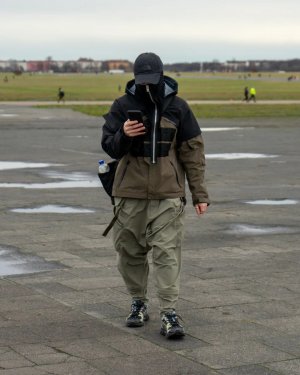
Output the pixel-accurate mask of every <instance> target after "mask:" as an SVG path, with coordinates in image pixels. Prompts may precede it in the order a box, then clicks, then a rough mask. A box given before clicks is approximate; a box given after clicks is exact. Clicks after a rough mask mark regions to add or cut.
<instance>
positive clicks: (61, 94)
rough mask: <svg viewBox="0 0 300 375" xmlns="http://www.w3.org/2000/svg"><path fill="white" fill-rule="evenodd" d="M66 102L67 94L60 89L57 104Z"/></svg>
mask: <svg viewBox="0 0 300 375" xmlns="http://www.w3.org/2000/svg"><path fill="white" fill-rule="evenodd" d="M61 101H62V102H65V92H64V90H63V89H62V88H61V87H60V88H59V89H58V94H57V102H58V103H60V102H61Z"/></svg>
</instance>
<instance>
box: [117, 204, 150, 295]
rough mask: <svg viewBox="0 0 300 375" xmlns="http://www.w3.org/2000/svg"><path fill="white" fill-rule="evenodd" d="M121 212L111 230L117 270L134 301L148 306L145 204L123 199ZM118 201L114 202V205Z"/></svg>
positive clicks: (147, 249)
mask: <svg viewBox="0 0 300 375" xmlns="http://www.w3.org/2000/svg"><path fill="white" fill-rule="evenodd" d="M122 200H123V203H122V208H121V210H120V212H119V215H118V220H117V221H116V223H115V224H114V226H113V241H114V246H115V249H116V251H117V253H118V269H119V272H120V273H121V275H122V277H123V280H124V282H125V285H126V287H127V289H128V291H129V293H130V295H131V296H132V298H133V299H140V300H142V301H144V302H147V300H148V299H147V283H148V274H149V263H148V257H147V254H148V251H149V248H148V247H147V244H146V240H145V232H146V229H145V228H146V221H145V213H146V209H145V208H146V205H147V201H145V200H140V199H126V198H122ZM118 204H120V199H116V205H118Z"/></svg>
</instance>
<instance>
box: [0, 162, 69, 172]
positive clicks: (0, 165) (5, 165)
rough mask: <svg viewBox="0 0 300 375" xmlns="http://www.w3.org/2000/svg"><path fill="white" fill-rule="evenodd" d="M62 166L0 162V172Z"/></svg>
mask: <svg viewBox="0 0 300 375" xmlns="http://www.w3.org/2000/svg"><path fill="white" fill-rule="evenodd" d="M58 165H63V164H50V163H27V162H22V161H0V171H6V170H9V169H26V168H47V167H52V166H58Z"/></svg>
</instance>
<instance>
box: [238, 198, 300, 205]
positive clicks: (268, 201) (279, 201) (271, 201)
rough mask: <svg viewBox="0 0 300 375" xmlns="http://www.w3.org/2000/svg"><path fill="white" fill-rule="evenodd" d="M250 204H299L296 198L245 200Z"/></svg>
mask: <svg viewBox="0 0 300 375" xmlns="http://www.w3.org/2000/svg"><path fill="white" fill-rule="evenodd" d="M245 203H248V204H258V205H266V206H281V205H292V204H297V203H298V201H297V200H295V199H261V200H257V201H248V202H245Z"/></svg>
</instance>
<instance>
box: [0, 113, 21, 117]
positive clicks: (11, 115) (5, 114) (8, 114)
mask: <svg viewBox="0 0 300 375" xmlns="http://www.w3.org/2000/svg"><path fill="white" fill-rule="evenodd" d="M18 116H19V115H15V114H12V113H1V114H0V117H18Z"/></svg>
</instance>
